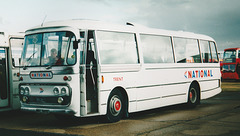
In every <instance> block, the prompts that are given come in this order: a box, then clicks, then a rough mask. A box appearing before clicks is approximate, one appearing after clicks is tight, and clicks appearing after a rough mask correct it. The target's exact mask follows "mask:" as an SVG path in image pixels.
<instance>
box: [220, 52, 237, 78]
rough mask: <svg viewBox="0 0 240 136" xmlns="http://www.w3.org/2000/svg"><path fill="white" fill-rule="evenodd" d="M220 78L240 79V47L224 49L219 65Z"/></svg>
mask: <svg viewBox="0 0 240 136" xmlns="http://www.w3.org/2000/svg"><path fill="white" fill-rule="evenodd" d="M221 73H222V79H223V80H224V79H234V80H239V79H240V48H228V49H225V50H224V54H223V63H222V67H221Z"/></svg>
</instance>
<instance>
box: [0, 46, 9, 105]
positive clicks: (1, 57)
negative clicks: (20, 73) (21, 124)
mask: <svg viewBox="0 0 240 136" xmlns="http://www.w3.org/2000/svg"><path fill="white" fill-rule="evenodd" d="M7 62H8V60H7V49H6V48H0V108H2V107H6V106H8V105H9V101H8V95H9V93H8V92H9V82H8V81H9V79H8V63H7Z"/></svg>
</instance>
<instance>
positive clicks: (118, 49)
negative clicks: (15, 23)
mask: <svg viewBox="0 0 240 136" xmlns="http://www.w3.org/2000/svg"><path fill="white" fill-rule="evenodd" d="M41 39H43V41H41ZM54 41H55V43H54ZM158 42H159V43H160V44H158ZM148 43H149V44H148ZM56 44H57V45H56ZM153 45H154V46H153ZM155 45H156V46H155ZM201 46H202V48H201ZM52 47H56V48H57V49H58V52H57V53H58V58H61V60H62V64H60V65H58V64H57V62H56V64H53V65H52V64H48V63H49V62H48V61H49V59H48V57H49V54H50V48H52ZM208 47H209V49H208ZM29 48H31V49H29ZM65 48H66V49H65ZM73 48H75V49H73ZM205 48H206V49H205ZM40 50H41V52H38V51H40ZM67 50H69V51H67ZM193 50H194V52H193ZM51 51H52V50H51ZM158 51H160V52H161V53H160V52H158ZM201 51H202V52H201ZM204 51H208V52H204ZM47 56H48V57H47ZM90 57H91V58H92V60H91V61H90V60H89V58H90ZM72 59H74V61H70V60H72ZM93 60H94V61H93ZM36 62H37V63H36ZM213 62H215V63H213ZM22 65H24V67H23V68H21V69H20V74H21V80H22V81H21V85H20V94H21V103H22V109H23V110H31V111H39V112H53V113H65V114H72V115H75V116H77V117H86V116H96V115H107V117H108V119H109V120H110V121H118V120H119V119H120V118H121V117H122V116H124V115H128V113H132V112H137V111H143V110H148V109H153V108H158V107H163V106H168V105H174V104H179V103H190V104H192V105H196V104H198V103H199V101H200V99H206V98H209V97H212V96H215V95H216V94H218V93H220V92H221V88H220V76H221V74H220V66H219V63H218V57H217V49H216V44H215V41H214V40H213V39H212V38H211V37H209V36H205V35H199V34H194V33H189V32H178V31H167V30H160V29H151V28H147V27H140V26H133V25H131V24H130V25H126V26H121V25H114V24H108V23H102V22H98V21H87V20H68V21H59V22H48V23H45V24H43V26H39V27H35V28H32V29H29V30H27V31H26V36H25V44H24V49H23V56H22ZM192 90H193V91H192ZM61 91H63V93H61ZM190 99H191V100H190Z"/></svg>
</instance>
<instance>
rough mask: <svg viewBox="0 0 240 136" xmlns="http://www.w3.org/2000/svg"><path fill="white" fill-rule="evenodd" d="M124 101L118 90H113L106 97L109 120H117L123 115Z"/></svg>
mask: <svg viewBox="0 0 240 136" xmlns="http://www.w3.org/2000/svg"><path fill="white" fill-rule="evenodd" d="M124 109H125V103H124V101H123V96H122V94H121V92H120V91H119V90H115V91H113V92H112V93H111V94H110V96H109V98H108V105H107V115H106V117H107V120H108V121H109V122H117V121H119V120H120V119H121V118H122V117H123V113H124V112H123V111H125V110H124Z"/></svg>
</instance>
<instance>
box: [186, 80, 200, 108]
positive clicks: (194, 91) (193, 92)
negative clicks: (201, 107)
mask: <svg viewBox="0 0 240 136" xmlns="http://www.w3.org/2000/svg"><path fill="white" fill-rule="evenodd" d="M199 103H200V93H199V89H198V87H197V86H196V85H194V84H192V85H191V86H190V88H189V92H188V102H187V104H188V106H189V107H191V108H194V107H196V106H197V105H198V104H199Z"/></svg>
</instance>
